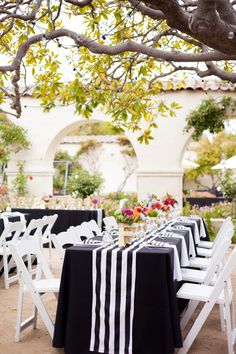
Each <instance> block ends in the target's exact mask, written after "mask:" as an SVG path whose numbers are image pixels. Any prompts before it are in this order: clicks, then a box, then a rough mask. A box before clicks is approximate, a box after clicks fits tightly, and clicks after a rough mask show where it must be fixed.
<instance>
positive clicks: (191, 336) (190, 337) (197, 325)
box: [178, 302, 214, 354]
mask: <svg viewBox="0 0 236 354" xmlns="http://www.w3.org/2000/svg"><path fill="white" fill-rule="evenodd" d="M213 306H214V303H213V302H207V303H205V305H204V306H203V308H202V310H201V312H200V313H199V315H198V316H197V318H196V320H195V321H194V323H193V325H192V327H191V329H190V331H189V332H188V334H187V336H186V338H185V339H184V342H183V347H182V348H180V350H179V351H178V354H187V353H188V351H189V349H190V347H191V345H192V344H193V341H194V340H195V338H196V336H197V335H198V333H199V332H200V330H201V328H202V326H203V325H204V322H205V321H206V319H207V317H208V315H209V313H210V312H211V310H212V308H213Z"/></svg>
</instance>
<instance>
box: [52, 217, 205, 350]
mask: <svg viewBox="0 0 236 354" xmlns="http://www.w3.org/2000/svg"><path fill="white" fill-rule="evenodd" d="M180 223H181V222H180ZM188 226H189V227H190V225H188ZM198 226H199V223H198ZM182 234H183V230H182ZM180 242H181V240H180V238H178V239H177V238H176V239H174V238H173V239H172V240H171V243H173V244H175V245H176V246H177V248H178V251H179V247H178V246H179V244H180ZM96 248H97V249H98V248H99V245H96V244H94V245H91V244H90V245H82V246H73V247H70V248H68V249H67V250H66V254H65V259H64V265H63V271H62V277H61V286H60V293H59V299H58V308H57V316H56V322H55V332H54V338H53V346H54V347H58V348H60V347H64V350H65V353H66V354H78V353H79V354H89V353H95V354H98V353H111V354H122V353H124V354H129V353H132V354H172V353H174V351H175V348H179V347H181V346H182V338H181V331H180V322H179V310H178V303H177V298H176V290H177V286H178V285H179V284H178V283H177V282H176V281H174V279H173V263H174V262H173V257H174V254H173V249H171V248H163V247H150V248H149V247H147V244H146V245H144V246H143V247H140V248H139V249H138V251H137V253H136V267H135V270H136V280H135V296H134V303H133V320H132V322H129V321H128V319H129V316H128V314H127V307H125V311H126V312H125V322H124V323H125V326H120V323H121V322H120V321H121V318H120V317H119V316H120V312H122V311H121V310H120V302H122V300H121V299H122V296H123V297H126V301H128V303H129V301H130V293H129V292H128V290H129V289H130V287H131V285H130V284H128V283H127V287H126V290H125V294H124V293H121V292H122V291H121V288H120V287H119V286H118V285H117V284H119V282H122V280H121V278H122V272H123V270H122V266H121V264H122V265H123V263H122V259H123V258H122V257H124V256H123V254H124V252H125V250H127V248H121V249H119V250H117V254H118V255H117V257H118V258H117V262H118V265H119V264H120V268H118V270H116V279H117V280H116V282H118V283H117V284H116V286H118V287H117V288H116V298H115V304H116V305H115V307H111V298H112V295H111V293H112V292H111V288H110V286H111V285H110V277H112V275H111V273H112V272H113V271H112V270H111V269H110V270H109V267H107V268H105V269H106V271H105V273H104V269H103V271H100V273H99V272H98V273H97V277H98V276H99V277H100V278H99V279H98V280H96V281H97V283H96V284H97V285H96V286H98V289H97V288H96V291H98V293H99V294H100V300H99V298H98V300H97V302H96V306H95V307H93V306H94V303H93V301H94V300H93V299H94V296H95V290H94V289H95V288H94V268H93V267H94V264H93V259H94V258H93V257H94V250H95V249H96ZM112 252H114V250H113V251H111V252H110V253H109V252H107V256H106V257H107V261H108V260H109V262H110V266H112V262H111V259H112ZM109 257H110V258H109ZM119 257H120V258H119ZM96 262H97V261H96ZM119 262H120V263H119ZM96 266H97V263H96ZM110 268H111V267H110ZM102 277H105V278H104V279H105V284H106V285H105V287H104V286H102V285H101V284H100V280H101V278H102ZM96 279H97V278H96ZM127 282H128V280H127ZM117 294H118V295H117ZM96 296H97V295H96ZM103 302H104V303H103ZM101 303H103V304H102V306H104V309H105V310H104V311H105V315H104V314H103V313H102V312H99V311H101V310H99V309H100V307H101ZM92 309H93V310H92ZM94 311H95V312H98V318H97V319H96V322H95V329H94V331H95V332H94V333H95V338H96V339H94V342H93V346H92V347H90V346H91V342H90V341H91V334H92V332H91V328H92V326H93V323H94V319H93V314H94ZM99 314H100V316H108V317H107V318H108V319H107V321H108V323H106V319H105V324H106V325H105V328H106V330H101V328H100V326H101V323H100V322H101V321H102V320H101V321H100V320H99V318H100V317H99ZM112 316H113V317H114V318H115V324H114V327H115V329H114V330H113V329H112V328H111V327H109V321H110V320H109V318H110V317H112ZM101 318H103V317H101ZM105 318H106V317H105ZM102 323H103V322H102ZM131 323H132V331H131V332H130V326H131ZM106 326H107V327H106ZM96 332H97V333H96ZM122 332H125V349H123V350H120V348H119V345H120V344H121V342H122V341H121V340H120V339H119V337H120V336H122ZM101 333H102V336H101ZM111 333H112V334H113V336H114V338H113V337H112V338H110V337H111ZM114 333H115V335H114ZM127 333H129V334H127ZM130 333H131V334H130ZM116 336H118V339H117V337H116ZM131 337H132V338H131ZM101 338H102V340H101ZM130 339H131V342H130ZM101 341H102V342H103V343H100V342H101ZM111 342H112V344H113V347H114V349H113V350H112V351H111V350H109V348H108V347H109V346H108V343H109V345H110V344H111ZM126 342H127V343H128V344H129V345H131V351H130V350H128V348H130V347H129V345H128V344H127V343H126ZM130 343H131V344H130ZM101 348H102V349H101Z"/></svg>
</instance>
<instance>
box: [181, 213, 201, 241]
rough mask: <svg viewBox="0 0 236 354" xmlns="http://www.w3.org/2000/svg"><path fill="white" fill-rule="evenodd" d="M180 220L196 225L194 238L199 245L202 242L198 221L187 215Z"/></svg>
mask: <svg viewBox="0 0 236 354" xmlns="http://www.w3.org/2000/svg"><path fill="white" fill-rule="evenodd" d="M178 220H180V221H183V222H186V223H188V224H193V225H194V240H195V243H196V245H198V244H199V242H200V234H199V230H198V225H197V221H196V220H193V219H189V218H187V217H181V218H180V219H178Z"/></svg>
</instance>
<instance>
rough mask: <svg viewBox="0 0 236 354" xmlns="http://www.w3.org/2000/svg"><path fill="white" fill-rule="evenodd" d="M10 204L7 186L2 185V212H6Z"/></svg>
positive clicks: (0, 195)
mask: <svg viewBox="0 0 236 354" xmlns="http://www.w3.org/2000/svg"><path fill="white" fill-rule="evenodd" d="M8 203H9V197H8V191H7V186H6V185H0V212H2V211H5V210H6V208H7V206H8Z"/></svg>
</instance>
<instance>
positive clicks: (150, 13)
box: [129, 0, 165, 20]
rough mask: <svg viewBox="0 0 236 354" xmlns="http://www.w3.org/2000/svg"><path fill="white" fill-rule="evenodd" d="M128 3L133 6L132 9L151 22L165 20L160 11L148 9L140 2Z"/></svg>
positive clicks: (133, 0) (132, 1) (135, 0)
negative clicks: (151, 20)
mask: <svg viewBox="0 0 236 354" xmlns="http://www.w3.org/2000/svg"><path fill="white" fill-rule="evenodd" d="M129 2H130V3H131V4H132V5H134V7H135V8H136V9H137V10H138V11H140V12H141V13H142V14H143V15H146V16H148V17H150V18H152V19H153V20H163V19H165V16H164V14H163V12H162V11H158V10H154V9H151V8H150V7H148V6H145V5H143V4H142V3H140V1H138V0H129Z"/></svg>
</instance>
